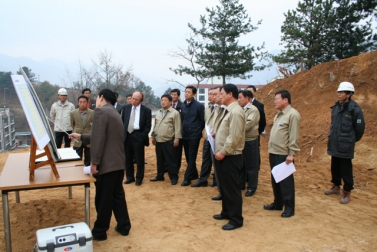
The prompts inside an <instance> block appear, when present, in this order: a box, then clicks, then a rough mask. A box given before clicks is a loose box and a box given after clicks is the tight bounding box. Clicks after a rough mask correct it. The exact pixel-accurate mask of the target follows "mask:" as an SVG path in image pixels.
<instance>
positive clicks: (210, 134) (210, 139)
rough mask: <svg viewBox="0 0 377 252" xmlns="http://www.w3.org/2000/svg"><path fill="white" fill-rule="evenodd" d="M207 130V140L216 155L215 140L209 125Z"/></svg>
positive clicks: (206, 127)
mask: <svg viewBox="0 0 377 252" xmlns="http://www.w3.org/2000/svg"><path fill="white" fill-rule="evenodd" d="M205 129H206V133H207V140H208V142H209V144H210V145H211V149H212V153H213V154H216V153H215V139H213V137H212V130H211V128H210V127H209V126H208V124H206V126H205Z"/></svg>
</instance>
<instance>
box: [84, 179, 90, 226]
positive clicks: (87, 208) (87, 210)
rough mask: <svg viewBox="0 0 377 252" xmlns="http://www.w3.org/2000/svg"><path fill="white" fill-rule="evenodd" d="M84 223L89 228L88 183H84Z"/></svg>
mask: <svg viewBox="0 0 377 252" xmlns="http://www.w3.org/2000/svg"><path fill="white" fill-rule="evenodd" d="M85 223H86V224H87V225H88V227H89V228H90V184H89V183H88V184H85Z"/></svg>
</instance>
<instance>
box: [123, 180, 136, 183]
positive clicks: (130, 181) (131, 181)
mask: <svg viewBox="0 0 377 252" xmlns="http://www.w3.org/2000/svg"><path fill="white" fill-rule="evenodd" d="M133 182H135V180H134V179H127V180H126V181H124V183H125V184H131V183H133Z"/></svg>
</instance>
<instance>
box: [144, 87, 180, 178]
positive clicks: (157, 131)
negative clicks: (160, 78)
mask: <svg viewBox="0 0 377 252" xmlns="http://www.w3.org/2000/svg"><path fill="white" fill-rule="evenodd" d="M171 102H172V97H171V96H170V95H167V94H165V95H163V96H161V107H162V108H161V109H160V110H159V111H157V114H156V118H155V124H154V129H153V132H152V143H153V145H155V146H156V157H157V176H156V177H155V178H151V179H150V180H151V181H152V182H156V181H163V180H164V170H165V165H166V167H167V170H168V174H169V177H170V181H171V184H172V185H176V184H177V182H178V171H179V164H178V157H177V155H176V150H175V148H177V147H178V146H179V140H180V139H181V138H182V134H181V131H182V123H181V116H180V115H179V112H178V111H177V110H175V109H174V108H172V107H170V104H171Z"/></svg>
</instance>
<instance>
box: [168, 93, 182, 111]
mask: <svg viewBox="0 0 377 252" xmlns="http://www.w3.org/2000/svg"><path fill="white" fill-rule="evenodd" d="M170 96H171V98H172V101H171V107H172V108H173V109H175V110H178V112H179V113H181V107H182V102H181V100H180V96H181V91H180V90H179V89H173V90H172V91H170Z"/></svg>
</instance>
